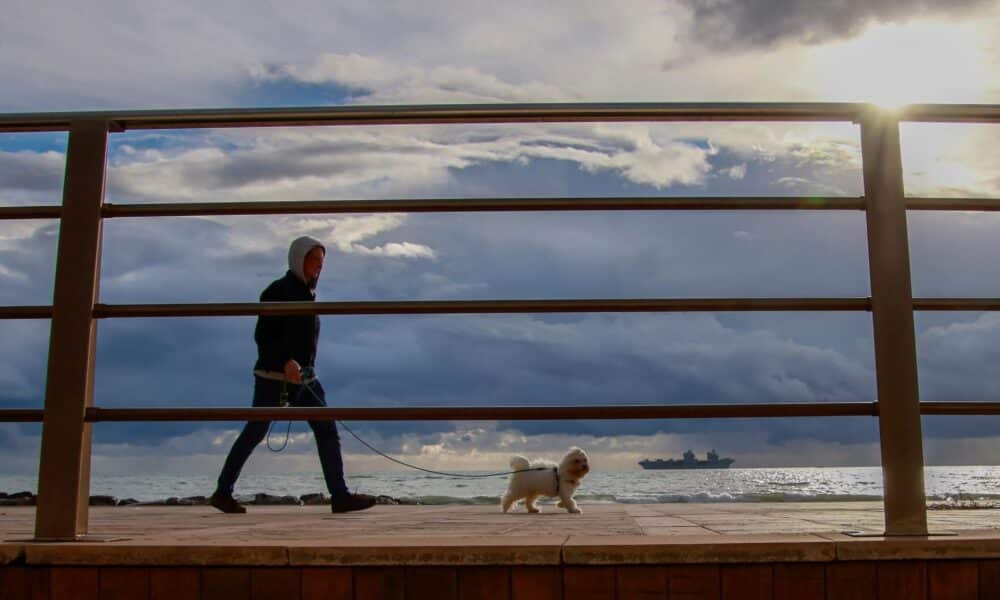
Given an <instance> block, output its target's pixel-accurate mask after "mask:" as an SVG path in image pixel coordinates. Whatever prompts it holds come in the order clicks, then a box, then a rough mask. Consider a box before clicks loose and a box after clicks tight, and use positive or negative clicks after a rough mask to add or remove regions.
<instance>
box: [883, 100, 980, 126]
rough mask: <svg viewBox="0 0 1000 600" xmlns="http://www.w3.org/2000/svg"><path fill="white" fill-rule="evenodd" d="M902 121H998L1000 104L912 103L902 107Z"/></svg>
mask: <svg viewBox="0 0 1000 600" xmlns="http://www.w3.org/2000/svg"><path fill="white" fill-rule="evenodd" d="M897 114H898V115H899V120H900V121H922V122H929V123H998V122H1000V104H910V105H907V106H903V107H901V108H900V109H899V110H898V112H897Z"/></svg>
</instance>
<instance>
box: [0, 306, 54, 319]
mask: <svg viewBox="0 0 1000 600" xmlns="http://www.w3.org/2000/svg"><path fill="white" fill-rule="evenodd" d="M51 318H52V307H51V306H0V319H51Z"/></svg>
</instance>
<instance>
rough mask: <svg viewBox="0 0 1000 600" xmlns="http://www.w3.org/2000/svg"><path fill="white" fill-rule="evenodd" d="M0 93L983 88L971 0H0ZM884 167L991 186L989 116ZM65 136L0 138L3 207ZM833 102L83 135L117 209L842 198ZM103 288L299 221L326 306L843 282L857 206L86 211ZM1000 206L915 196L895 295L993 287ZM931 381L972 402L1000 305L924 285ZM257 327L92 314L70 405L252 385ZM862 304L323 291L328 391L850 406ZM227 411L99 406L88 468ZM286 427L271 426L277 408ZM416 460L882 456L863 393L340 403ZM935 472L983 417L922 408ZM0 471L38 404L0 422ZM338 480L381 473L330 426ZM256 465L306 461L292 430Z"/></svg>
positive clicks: (980, 13) (215, 284) (161, 399)
mask: <svg viewBox="0 0 1000 600" xmlns="http://www.w3.org/2000/svg"><path fill="white" fill-rule="evenodd" d="M4 12H5V18H4V19H3V20H2V21H0V80H2V81H5V82H8V83H7V84H5V85H3V86H2V87H0V113H20V112H45V111H67V110H68V111H72V110H114V109H122V110H135V109H172V108H228V107H267V106H336V105H364V104H378V105H385V104H439V103H440V104H450V103H491V104H496V103H508V102H830V101H863V102H875V103H878V104H881V105H884V106H888V107H892V106H897V105H900V104H905V103H911V102H941V103H984V104H997V103H1000V41H998V40H1000V36H997V35H996V32H997V31H1000V4H998V3H996V2H988V1H980V0H957V1H951V2H940V1H935V2H931V1H930V0H866V1H864V2H862V1H860V0H844V1H842V2H837V3H816V2H809V1H806V0H782V1H780V2H779V1H777V0H757V1H737V0H672V1H658V2H614V3H610V2H608V3H602V2H592V3H579V2H547V3H538V2H531V3H528V2H516V1H512V2H507V3H502V4H497V3H480V2H474V1H473V2H448V1H440V2H425V3H419V4H415V3H403V2H369V3H356V2H349V3H348V2H334V1H329V0H328V1H325V2H308V1H291V2H287V3H283V4H282V6H281V8H280V9H278V8H276V7H275V6H274V5H273V4H272V3H268V2H258V1H256V0H246V1H241V2H239V3H237V2H225V1H223V2H213V3H209V4H208V5H205V4H204V3H202V2H193V1H188V0H177V1H174V2H170V3H152V2H143V1H139V2H135V1H134V0H130V1H129V2H123V1H117V0H109V1H105V2H102V3H100V6H99V7H88V8H85V7H83V5H80V6H73V7H67V5H66V4H65V3H58V2H49V1H44V0H43V1H37V0H33V1H31V2H28V1H22V0H6V2H5V11H4ZM901 140H902V150H903V162H904V179H905V186H906V192H907V194H909V195H915V196H955V197H994V198H1000V154H998V153H997V152H996V149H997V144H998V141H1000V136H998V129H997V126H996V125H933V124H919V125H918V124H904V125H903V126H902V127H901ZM65 148H66V137H65V134H49V133H45V134H41V133H40V134H0V205H5V206H14V205H40V204H57V203H59V202H60V198H61V192H62V176H63V169H64V165H65ZM860 161H861V155H860V147H859V136H858V130H857V128H856V126H854V125H853V124H850V123H830V124H814V123H767V124H760V123H757V124H755V123H670V124H652V123H627V124H608V123H604V124H601V123H589V124H544V125H536V124H518V125H447V126H444V125H442V126H385V127H314V128H257V129H253V128H251V129H230V130H196V131H136V132H126V133H116V134H112V135H111V137H110V145H109V154H108V162H109V170H108V181H107V200H108V201H109V202H114V203H143V202H204V201H262V200H272V201H273V200H320V199H324V200H336V199H369V198H370V199H375V198H443V197H448V198H469V199H474V198H477V197H478V198H483V197H538V196H552V197H567V196H569V197H586V196H672V195H674V196H702V195H704V196H726V195H730V196H732V195H741V196H747V195H764V196H780V195H793V196H854V197H857V196H860V195H863V193H864V192H863V187H862V183H861V170H860V169H861V167H860V165H861V162H860ZM104 232H105V238H104V246H103V256H102V273H101V281H100V296H101V301H102V302H106V303H142V302H215V301H219V302H246V301H254V300H256V299H257V297H258V295H259V293H260V291H261V290H262V289H263V288H264V287H265V286H266V285H267V284H268V283H269V282H270V281H272V280H273V279H275V278H277V277H280V276H281V275H282V274H283V273H284V271H285V269H286V259H285V255H286V251H287V245H288V242H289V241H290V240H291V239H293V238H295V237H297V236H300V235H312V236H314V237H317V238H319V239H321V240H323V241H324V242H325V243H326V245H327V248H328V251H329V252H328V256H327V263H326V267H325V270H324V272H323V276H322V278H321V280H320V283H319V288H318V294H319V298H320V299H322V300H329V301H337V300H429V299H445V300H458V299H515V298H522V299H529V298H627V297H634V298H683V297H720V298H722V297H810V296H815V297H866V296H869V295H870V288H869V280H868V272H867V260H868V256H867V237H866V231H865V221H864V216H863V214H861V213H855V212H846V211H837V212H819V211H809V212H805V213H792V212H771V211H753V212H749V211H743V212H738V211H732V212H728V211H723V212H669V211H664V212H617V213H616V212H596V213H588V212H581V213H573V212H562V213H526V214H517V213H475V214H473V213H469V214H457V213H456V214H448V213H441V214H409V215H407V214H377V215H363V214H359V215H333V216H331V215H288V216H279V217H273V216H259V217H218V218H216V217H202V218H164V219H122V220H109V221H107V222H106V223H105V226H104ZM998 232H1000V215H994V214H992V213H938V212H925V213H918V214H913V213H911V214H910V215H909V239H910V246H911V268H912V282H913V293H914V296H917V297H1000V266H997V265H1000V261H998V260H997V257H998V255H1000V244H998V242H997V235H996V234H997V233H998ZM58 234H59V227H58V223H57V222H55V221H3V222H0V304H4V305H31V304H49V303H51V297H52V288H53V277H54V262H55V249H56V244H57V240H58ZM915 319H916V334H917V351H918V361H919V367H920V392H921V397H922V399H924V400H996V399H997V391H998V388H1000V381H998V380H997V378H996V377H995V365H996V364H997V360H998V359H1000V315H996V314H993V313H933V314H931V313H917V314H916V315H915ZM252 330H253V319H252V318H245V317H237V318H219V319H202V318H187V319H181V318H176V319H129V320H104V321H101V322H100V323H99V327H98V358H97V367H96V369H97V371H96V386H95V389H96V403H97V404H98V405H99V406H109V407H110V406H136V407H153V406H227V407H239V406H246V405H248V404H249V401H250V394H251V387H252V375H251V367H252V364H253V361H254V358H255V352H256V350H255V347H254V345H253V340H252ZM872 344H873V342H872V331H871V317H870V315H869V314H867V313H858V314H854V313H745V314H739V313H685V314H615V313H594V314H573V315H457V316H455V315H437V316H392V317H362V316H354V317H342V316H336V317H335V316H326V317H323V334H322V337H321V341H320V347H319V356H318V362H317V367H318V370H319V373H320V376H321V378H322V380H323V383H324V387H325V388H326V390H327V393H328V401H329V403H330V404H331V405H332V406H442V405H444V406H446V405H554V404H555V405H570V404H573V405H576V404H581V405H582V404H655V403H667V404H675V403H710V402H728V403H739V402H830V401H833V402H837V401H871V400H873V399H874V397H875V373H874V356H873V347H872ZM47 348H48V323H47V322H46V321H34V320H26V321H13V320H6V321H0V407H41V406H42V402H43V397H44V384H45V369H46V359H47ZM239 426H240V424H238V423H204V424H191V423H175V424H170V423H130V424H97V425H96V426H95V428H94V458H93V468H94V473H95V474H107V475H115V474H142V473H157V472H162V473H170V474H207V475H211V474H214V473H216V472H217V470H218V469H219V468H220V467H221V463H222V460H223V459H224V456H225V453H226V451H227V450H228V448H229V445H230V444H231V442H232V440H233V439H234V437H235V435H236V433H237V431H238V428H239ZM282 429H283V428H282ZM354 429H355V430H356V431H358V432H359V433H361V434H363V435H364V436H365V437H366V439H368V440H369V441H370V442H371V443H373V444H375V445H377V446H378V447H380V448H381V449H383V450H385V451H388V452H391V453H393V454H394V455H396V456H399V457H402V458H406V459H408V460H411V461H414V462H417V463H419V464H421V465H423V466H427V467H430V468H447V469H488V470H494V469H497V468H503V467H504V466H505V465H506V463H507V458H508V456H509V455H510V454H515V453H517V454H527V455H530V456H544V457H550V458H556V457H558V456H559V455H560V454H561V453H562V452H564V451H565V449H566V448H568V447H569V446H572V445H579V446H582V447H584V448H586V449H587V450H588V452H590V454H591V455H592V459H593V461H594V464H595V466H596V468H605V469H634V468H638V467H637V465H636V462H637V461H638V460H639V459H642V458H646V457H658V456H664V457H665V456H678V455H680V453H681V452H683V451H684V450H686V449H688V448H691V449H694V450H695V451H696V452H698V453H699V454H700V453H703V452H705V451H707V450H709V449H711V448H716V449H718V450H719V452H720V454H722V455H725V456H732V457H734V458H736V464H735V466H737V467H740V466H742V467H758V466H796V465H798V466H841V465H877V464H878V461H879V448H878V428H877V423H876V422H875V421H874V420H873V419H870V418H826V419H775V420H747V419H734V420H715V421H707V420H677V421H628V422H609V421H586V422H577V421H562V422H440V423H438V422H424V423H421V422H401V423H383V424H374V423H359V424H357V426H356V427H354ZM924 436H925V437H924V449H925V457H926V460H927V462H928V464H1000V443H998V442H1000V439H998V438H1000V420H997V419H993V418H978V417H935V418H925V419H924ZM0 450H2V451H3V452H4V454H5V456H7V457H11V459H10V460H8V461H5V464H4V465H3V466H2V467H0V469H3V470H4V471H5V472H7V473H18V474H30V473H33V472H35V470H36V469H37V461H38V426H37V425H14V424H0ZM344 452H345V455H346V467H347V469H348V471H350V472H363V471H371V470H387V469H391V468H393V466H392V465H391V464H389V463H386V462H384V460H383V459H380V458H378V457H375V456H372V455H371V454H370V453H368V452H367V451H366V450H365V449H364V448H363V447H361V446H360V445H359V444H357V443H355V442H353V440H349V439H348V440H345V441H344ZM247 469H248V471H252V472H288V471H312V470H317V469H318V461H317V460H316V456H315V450H314V445H313V442H312V440H311V434H310V433H308V428H307V427H306V426H305V425H304V424H301V423H300V424H297V425H296V426H294V427H293V438H292V443H291V444H290V445H289V448H288V449H287V450H286V451H285V452H284V453H282V454H280V455H276V454H271V453H268V452H266V451H263V450H262V449H259V450H258V452H257V453H256V454H255V455H254V457H253V458H252V459H251V461H250V463H249V464H248V467H247Z"/></svg>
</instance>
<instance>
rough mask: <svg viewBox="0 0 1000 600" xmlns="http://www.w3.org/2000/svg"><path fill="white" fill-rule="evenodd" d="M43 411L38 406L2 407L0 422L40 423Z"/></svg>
mask: <svg viewBox="0 0 1000 600" xmlns="http://www.w3.org/2000/svg"><path fill="white" fill-rule="evenodd" d="M43 413H44V411H43V410H42V409H40V408H2V409H0V423H41V422H42V414H43Z"/></svg>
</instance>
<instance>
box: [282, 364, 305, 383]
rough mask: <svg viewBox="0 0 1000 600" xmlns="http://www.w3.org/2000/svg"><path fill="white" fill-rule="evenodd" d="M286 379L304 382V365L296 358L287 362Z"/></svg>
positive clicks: (293, 381)
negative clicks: (300, 364)
mask: <svg viewBox="0 0 1000 600" xmlns="http://www.w3.org/2000/svg"><path fill="white" fill-rule="evenodd" d="M285 379H287V380H288V381H291V382H292V383H298V384H301V383H302V367H301V366H299V363H298V362H296V361H295V360H294V359H289V361H288V362H286V363H285Z"/></svg>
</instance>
